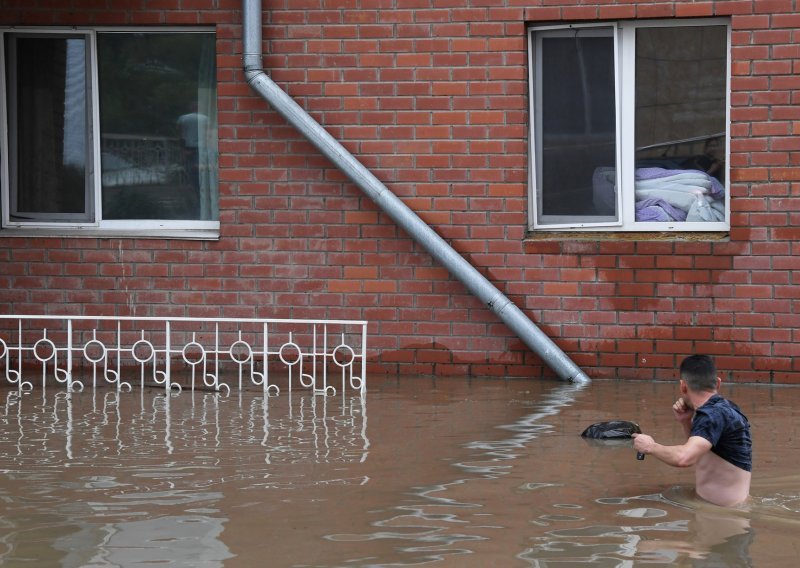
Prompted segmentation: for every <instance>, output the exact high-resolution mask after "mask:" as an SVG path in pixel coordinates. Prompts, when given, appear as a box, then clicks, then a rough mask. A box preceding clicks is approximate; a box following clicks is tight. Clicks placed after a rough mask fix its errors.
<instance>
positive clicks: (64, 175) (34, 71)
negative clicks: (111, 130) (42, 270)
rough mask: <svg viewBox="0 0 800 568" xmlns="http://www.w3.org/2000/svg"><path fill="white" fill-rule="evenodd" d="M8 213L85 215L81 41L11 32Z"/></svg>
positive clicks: (51, 217) (22, 216) (53, 217)
mask: <svg viewBox="0 0 800 568" xmlns="http://www.w3.org/2000/svg"><path fill="white" fill-rule="evenodd" d="M6 47H7V53H8V56H7V67H8V69H9V89H8V93H9V138H10V141H11V144H10V145H9V152H10V162H11V163H10V166H11V167H10V168H9V171H10V175H11V192H10V202H11V209H10V217H11V218H12V219H14V220H48V221H64V220H88V219H89V218H90V210H91V206H90V203H91V201H90V199H89V198H88V180H87V175H86V172H87V166H88V164H87V154H86V147H87V144H86V140H87V132H88V122H87V117H88V110H87V104H88V102H87V92H86V91H87V81H86V42H85V40H84V38H83V37H53V36H49V37H35V36H27V37H21V36H15V35H9V37H8V39H7V43H6Z"/></svg>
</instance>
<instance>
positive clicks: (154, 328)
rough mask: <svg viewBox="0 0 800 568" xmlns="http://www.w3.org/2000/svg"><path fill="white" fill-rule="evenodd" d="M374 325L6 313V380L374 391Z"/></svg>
mask: <svg viewBox="0 0 800 568" xmlns="http://www.w3.org/2000/svg"><path fill="white" fill-rule="evenodd" d="M366 348H367V322H365V321H355V320H294V319H232V318H157V317H115V316H77V317H71V316H57V315H50V316H45V315H0V379H2V377H5V380H6V381H7V382H8V383H10V384H11V385H15V386H17V388H18V389H19V390H23V391H24V390H32V389H33V388H34V381H37V380H40V381H41V385H42V388H44V387H45V386H46V385H47V383H48V382H50V383H55V384H59V385H62V386H65V387H66V388H67V389H68V390H69V391H73V390H83V389H84V387H85V386H87V385H89V384H91V386H92V387H93V388H97V387H98V386H103V385H111V386H115V387H116V388H117V389H125V390H132V388H133V385H134V384H135V383H138V384H139V385H140V386H141V387H142V388H144V387H145V386H157V387H163V388H164V389H165V390H167V391H170V390H177V391H180V390H182V389H183V388H190V389H191V390H195V388H198V389H208V390H214V391H224V392H226V393H230V391H231V388H232V387H236V388H238V389H240V390H241V389H247V388H261V389H263V391H264V393H265V394H278V393H280V391H281V389H282V388H288V389H289V390H290V391H291V390H292V388H304V389H309V390H311V391H313V392H314V394H324V395H330V394H336V392H337V387H338V388H341V392H342V393H344V391H345V390H346V389H352V390H354V391H357V392H360V393H361V394H364V392H365V391H366Z"/></svg>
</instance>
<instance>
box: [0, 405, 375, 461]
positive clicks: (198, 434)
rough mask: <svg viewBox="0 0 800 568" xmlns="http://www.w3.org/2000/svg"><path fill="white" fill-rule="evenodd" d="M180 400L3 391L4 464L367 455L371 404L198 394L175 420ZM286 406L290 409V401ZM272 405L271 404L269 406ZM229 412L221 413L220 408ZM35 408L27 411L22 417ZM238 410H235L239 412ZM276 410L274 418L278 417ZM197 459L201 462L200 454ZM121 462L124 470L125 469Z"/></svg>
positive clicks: (0, 417)
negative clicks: (207, 455) (233, 454)
mask: <svg viewBox="0 0 800 568" xmlns="http://www.w3.org/2000/svg"><path fill="white" fill-rule="evenodd" d="M177 396H178V395H177V394H176V393H164V392H161V391H160V390H145V391H142V393H141V396H140V397H138V406H139V409H138V412H137V411H134V410H133V408H132V407H133V406H134V405H135V403H136V402H137V401H136V397H133V398H131V395H128V394H125V393H120V392H119V391H111V390H106V391H91V392H87V393H71V392H67V391H55V392H48V391H43V392H42V394H41V398H40V399H39V400H38V401H37V395H36V394H34V393H24V392H20V391H18V390H10V391H6V395H5V404H4V406H3V409H2V415H0V426H2V430H3V432H5V436H3V438H2V439H0V456H3V457H4V461H6V463H7V464H8V462H10V463H12V464H16V465H24V464H37V465H45V464H49V465H63V464H64V463H66V462H70V463H71V464H73V465H75V464H79V463H85V464H92V465H94V466H97V465H102V464H101V463H100V462H98V460H100V461H101V462H102V461H109V460H110V461H111V462H112V463H109V464H108V465H111V466H113V465H115V464H116V463H118V462H116V461H115V460H116V458H119V459H120V460H121V462H126V461H130V460H133V461H134V462H135V461H136V460H138V459H140V458H147V459H152V458H156V457H158V456H163V455H167V456H171V455H180V456H182V457H186V456H189V457H190V459H191V456H195V457H197V456H201V455H202V452H211V453H212V454H213V452H214V450H223V451H225V452H230V451H231V450H232V449H236V448H249V451H248V452H247V453H248V455H250V456H251V457H252V456H253V455H254V451H253V450H254V449H255V448H261V452H260V457H259V460H258V461H259V462H260V463H262V464H275V463H331V462H345V463H354V462H364V461H365V460H366V458H367V454H368V449H369V439H368V438H367V409H366V399H365V398H364V397H362V396H343V397H337V398H328V397H320V396H309V395H300V396H297V397H293V396H292V395H291V394H289V395H287V396H285V397H269V396H259V395H254V396H253V395H251V396H246V397H243V396H242V394H239V396H238V397H236V396H233V397H227V398H220V395H219V394H217V393H202V394H193V395H188V396H191V403H190V405H188V406H187V405H186V404H182V405H181V406H180V408H181V410H180V411H179V412H178V413H177V414H176V413H175V412H174V411H173V409H172V404H171V401H172V400H173V399H175V398H176V397H177ZM284 398H285V399H287V400H283V399H284ZM271 401H272V402H271ZM221 404H224V405H225V409H224V412H220V405H221ZM25 406H28V408H27V409H26V408H24V407H25ZM237 406H238V409H237V408H236V407H237ZM271 407H272V408H271ZM198 452H200V453H198ZM121 462H120V463H121Z"/></svg>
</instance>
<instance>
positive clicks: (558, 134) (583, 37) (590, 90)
mask: <svg viewBox="0 0 800 568" xmlns="http://www.w3.org/2000/svg"><path fill="white" fill-rule="evenodd" d="M600 33H601V34H602V35H597V34H598V31H597V30H592V31H588V30H587V31H574V30H570V31H569V32H568V34H566V35H565V34H563V33H562V34H559V35H557V36H556V37H551V36H544V37H542V40H541V48H540V49H541V64H540V65H541V69H539V70H538V73H539V78H538V80H537V85H539V88H540V89H541V99H540V100H541V109H540V112H539V113H538V116H539V117H540V118H539V120H538V124H539V136H540V153H539V156H538V157H539V165H540V168H541V169H540V177H539V183H538V184H537V186H538V189H539V191H540V194H539V196H538V198H539V222H540V223H545V224H547V223H551V224H552V223H564V222H577V221H582V222H601V221H613V220H616V219H617V199H616V187H615V186H616V182H615V179H616V176H615V172H616V167H615V166H616V126H615V125H616V112H615V99H614V97H615V92H614V52H613V50H614V41H613V38H612V37H611V35H610V31H604V32H600Z"/></svg>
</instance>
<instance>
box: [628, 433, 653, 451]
mask: <svg viewBox="0 0 800 568" xmlns="http://www.w3.org/2000/svg"><path fill="white" fill-rule="evenodd" d="M632 436H633V449H635V450H636V451H637V452H639V453H642V454H645V455H647V454H649V453H650V452H652V451H653V447H654V446H655V445H656V441H655V440H653V437H652V436H648V435H647V434H632Z"/></svg>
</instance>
